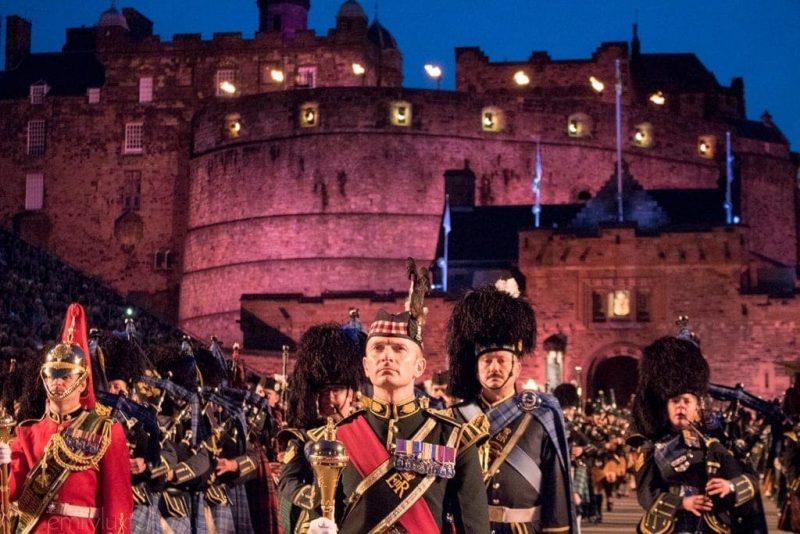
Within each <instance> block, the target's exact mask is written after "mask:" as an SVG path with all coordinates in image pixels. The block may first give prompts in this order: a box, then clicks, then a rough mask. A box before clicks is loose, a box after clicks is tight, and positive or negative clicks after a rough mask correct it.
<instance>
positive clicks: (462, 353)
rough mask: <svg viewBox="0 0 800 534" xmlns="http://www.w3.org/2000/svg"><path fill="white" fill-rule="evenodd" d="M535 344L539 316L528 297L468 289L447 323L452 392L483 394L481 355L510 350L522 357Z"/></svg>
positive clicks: (469, 395) (468, 395)
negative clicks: (478, 376) (479, 374)
mask: <svg viewBox="0 0 800 534" xmlns="http://www.w3.org/2000/svg"><path fill="white" fill-rule="evenodd" d="M535 344H536V316H535V314H534V312H533V308H531V305H530V304H528V302H526V301H525V300H523V299H521V298H515V297H514V296H512V295H511V294H509V293H507V292H505V291H502V290H499V289H497V288H496V287H494V286H486V287H481V288H479V289H475V290H472V291H469V292H467V293H466V294H465V295H464V296H463V297H462V298H461V300H459V301H458V302H457V303H456V305H455V307H454V308H453V313H452V315H451V316H450V320H449V321H448V323H447V337H446V345H447V354H448V357H449V359H450V391H451V393H452V394H453V395H455V396H456V397H460V398H462V399H464V400H472V399H474V398H476V397H477V395H478V393H480V390H481V386H480V382H478V378H477V364H478V357H480V355H481V354H484V353H486V352H491V351H496V350H507V351H509V352H512V353H514V354H515V355H517V356H519V357H522V356H523V355H525V354H526V353H528V352H530V351H532V350H533V348H534V346H535Z"/></svg>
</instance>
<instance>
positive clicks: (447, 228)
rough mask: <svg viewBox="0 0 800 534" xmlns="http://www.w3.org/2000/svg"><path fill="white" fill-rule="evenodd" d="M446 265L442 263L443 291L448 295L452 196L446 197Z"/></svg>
mask: <svg viewBox="0 0 800 534" xmlns="http://www.w3.org/2000/svg"><path fill="white" fill-rule="evenodd" d="M442 227H443V228H444V263H442V290H443V291H444V292H445V293H447V263H448V261H449V253H448V245H449V241H450V195H445V196H444V221H443V223H442Z"/></svg>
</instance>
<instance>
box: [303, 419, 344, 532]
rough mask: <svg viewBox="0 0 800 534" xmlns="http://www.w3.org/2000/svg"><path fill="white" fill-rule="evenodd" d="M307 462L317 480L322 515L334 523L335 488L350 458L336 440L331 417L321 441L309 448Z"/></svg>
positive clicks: (341, 444)
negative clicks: (309, 453)
mask: <svg viewBox="0 0 800 534" xmlns="http://www.w3.org/2000/svg"><path fill="white" fill-rule="evenodd" d="M309 461H310V462H311V467H312V469H314V476H315V477H316V479H317V487H318V488H319V496H320V503H321V505H322V515H323V517H326V518H327V519H330V520H331V521H335V520H334V504H335V502H336V486H337V485H338V484H339V476H340V475H341V474H342V470H343V469H344V468H345V467H347V464H349V463H350V457H349V456H347V451H345V449H344V444H343V443H342V442H341V441H337V440H336V425H334V423H333V418H332V417H328V423H327V424H326V425H325V434H324V436H323V437H322V439H321V440H319V441H317V442H316V443H315V444H314V446H313V447H312V448H311V455H310V456H309Z"/></svg>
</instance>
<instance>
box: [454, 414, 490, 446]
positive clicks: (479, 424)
mask: <svg viewBox="0 0 800 534" xmlns="http://www.w3.org/2000/svg"><path fill="white" fill-rule="evenodd" d="M487 439H489V419H488V418H487V417H486V414H479V415H476V416H475V417H473V418H472V419H471V420H470V421H469V422H467V423H464V425H463V426H462V428H461V440H460V444H461V448H462V449H466V448H467V447H470V446H472V445H482V444H483V443H485V442H486V440H487Z"/></svg>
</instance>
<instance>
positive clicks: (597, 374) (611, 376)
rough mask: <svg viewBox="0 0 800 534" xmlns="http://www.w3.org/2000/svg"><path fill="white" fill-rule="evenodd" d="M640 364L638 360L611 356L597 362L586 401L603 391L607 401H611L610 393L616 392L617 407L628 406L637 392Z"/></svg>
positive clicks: (590, 377) (590, 379)
mask: <svg viewBox="0 0 800 534" xmlns="http://www.w3.org/2000/svg"><path fill="white" fill-rule="evenodd" d="M638 363H639V362H638V360H637V359H636V358H634V357H633V356H626V355H619V356H611V357H609V358H605V359H603V360H600V361H598V362H596V363H595V365H593V366H592V370H591V373H590V375H589V380H588V384H587V386H588V387H587V389H588V392H587V393H588V396H587V397H586V400H587V401H590V400H593V399H595V398H596V397H597V395H598V392H600V391H603V392H605V395H606V400H607V401H610V392H611V390H614V397H615V398H616V401H617V406H619V407H625V406H627V405H628V403H629V402H630V400H631V397H632V396H633V393H634V392H635V391H636V382H637V381H638V379H639V371H638Z"/></svg>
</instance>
